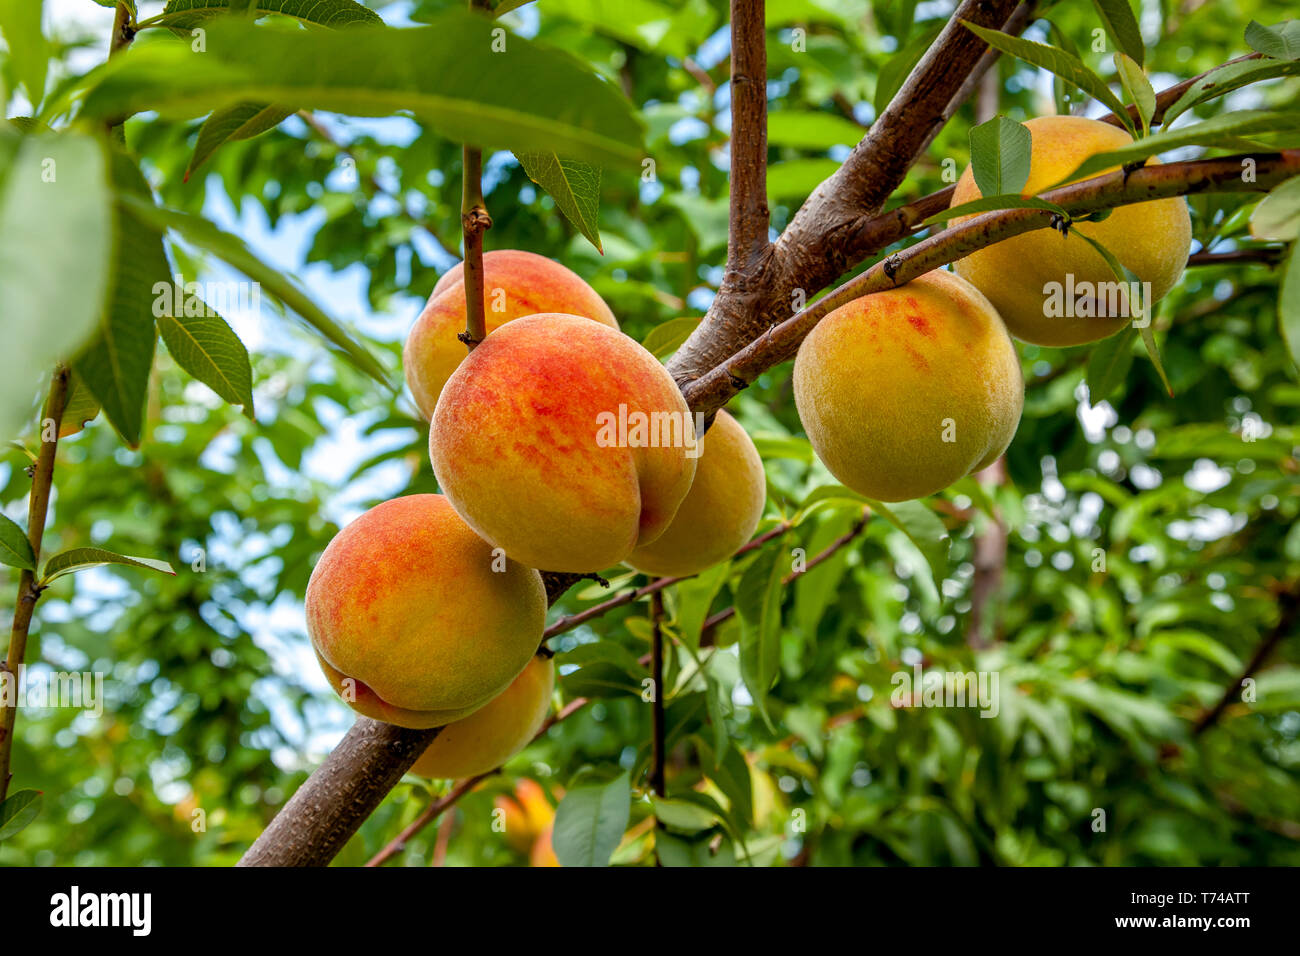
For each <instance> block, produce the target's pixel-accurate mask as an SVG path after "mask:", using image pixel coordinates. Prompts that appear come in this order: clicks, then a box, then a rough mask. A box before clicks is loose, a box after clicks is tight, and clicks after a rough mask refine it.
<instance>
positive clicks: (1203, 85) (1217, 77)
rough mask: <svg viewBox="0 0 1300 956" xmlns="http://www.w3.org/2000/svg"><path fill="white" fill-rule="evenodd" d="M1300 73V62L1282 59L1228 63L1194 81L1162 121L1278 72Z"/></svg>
mask: <svg viewBox="0 0 1300 956" xmlns="http://www.w3.org/2000/svg"><path fill="white" fill-rule="evenodd" d="M1297 75H1300V62H1279V61H1278V60H1246V61H1244V62H1242V63H1227V64H1224V65H1223V66H1221V67H1219V68H1218V69H1216V70H1212V71H1210V72H1209V73H1208V74H1206V75H1205V76H1203V77H1201V79H1199V80H1197V81H1196V82H1195V83H1194V84H1192V85H1191V86H1190V87H1188V89H1187V90H1186V92H1184V93H1183V95H1182V96H1180V97H1179V98H1178V99H1177V100H1176V101H1175V102H1174V104H1173V105H1172V106H1170V107H1169V109H1167V110H1165V115H1164V119H1163V120H1162V122H1163V124H1164V125H1165V126H1166V127H1168V126H1169V125H1170V124H1171V123H1172V122H1173V121H1174V120H1176V119H1177V118H1178V117H1179V116H1181V115H1183V113H1185V112H1187V111H1188V110H1189V109H1191V108H1192V107H1194V106H1197V105H1199V104H1201V103H1204V102H1206V101H1207V100H1212V99H1216V98H1217V97H1220V96H1223V95H1225V94H1227V93H1231V92H1232V91H1233V90H1237V89H1240V88H1241V87H1243V86H1248V85H1250V84H1251V83H1257V82H1259V81H1260V80H1271V79H1274V78H1276V77H1279V76H1297Z"/></svg>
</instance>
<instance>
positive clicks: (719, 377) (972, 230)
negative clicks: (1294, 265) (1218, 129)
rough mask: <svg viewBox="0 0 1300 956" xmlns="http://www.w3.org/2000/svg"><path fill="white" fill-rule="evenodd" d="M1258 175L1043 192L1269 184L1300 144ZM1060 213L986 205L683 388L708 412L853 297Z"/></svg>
mask: <svg viewBox="0 0 1300 956" xmlns="http://www.w3.org/2000/svg"><path fill="white" fill-rule="evenodd" d="M1251 158H1253V159H1254V160H1255V161H1256V163H1257V164H1258V165H1257V175H1256V179H1255V180H1254V181H1252V182H1249V183H1248V182H1243V181H1242V178H1241V170H1242V166H1241V163H1242V159H1243V157H1241V156H1230V157H1226V158H1223V159H1208V160H1197V161H1194V162H1187V163H1168V164H1165V165H1161V166H1148V167H1144V168H1142V169H1138V170H1135V171H1133V172H1131V173H1125V172H1124V171H1123V170H1117V171H1115V172H1113V173H1109V174H1106V175H1104V176H1098V177H1096V178H1095V179H1088V180H1085V181H1083V182H1080V183H1074V184H1072V185H1069V186H1063V187H1061V188H1059V189H1055V190H1052V191H1050V192H1048V193H1045V194H1044V195H1043V198H1044V199H1047V200H1048V201H1050V202H1054V203H1056V204H1057V205H1060V206H1062V207H1064V208H1065V209H1066V211H1067V212H1069V213H1071V214H1074V213H1083V212H1091V211H1096V210H1101V209H1113V208H1115V207H1117V206H1125V205H1130V204H1133V203H1140V202H1148V201H1150V200H1153V199H1167V198H1169V197H1171V196H1182V195H1186V194H1188V193H1196V192H1205V191H1219V192H1241V191H1267V190H1268V189H1270V188H1271V187H1272V186H1274V185H1276V184H1277V183H1279V182H1281V181H1282V180H1284V179H1287V178H1290V177H1291V176H1295V175H1297V174H1298V173H1300V150H1285V151H1283V152H1281V153H1264V154H1256V155H1253V156H1252V157H1251ZM1055 218H1056V216H1055V214H1054V213H1051V212H1048V211H1046V210H1041V209H1010V210H1003V211H998V212H990V213H984V214H983V215H980V216H975V217H974V218H972V219H969V220H967V221H966V222H963V223H961V224H960V225H954V226H950V227H949V228H948V229H946V230H944V231H943V232H941V233H938V234H937V235H933V236H930V237H928V238H926V239H923V240H922V241H921V242H918V243H917V244H916V245H914V246H911V247H909V248H908V249H905V250H904V251H902V252H900V253H897V254H896V255H894V256H891V257H890V258H889V259H887V260H885V261H883V262H878V263H876V264H875V265H874V266H872V267H871V268H870V269H868V270H867V271H866V272H864V273H863V274H862V275H860V276H858V277H857V278H855V279H853V280H851V281H849V282H846V283H845V284H844V285H842V286H840V287H839V288H837V289H835V290H834V291H832V292H829V293H827V294H826V295H825V296H823V297H822V298H821V299H820V300H818V301H817V302H816V303H815V304H814V305H812V306H809V307H808V308H806V309H804V310H803V311H802V312H799V313H798V314H796V315H794V316H792V317H791V318H789V319H787V320H786V321H784V322H782V323H781V324H780V325H778V326H776V327H775V328H772V329H769V330H768V331H767V332H765V333H764V334H763V335H761V336H760V337H758V338H757V339H756V340H754V341H753V342H751V343H750V344H749V345H747V346H746V347H745V348H743V349H741V350H740V351H739V352H737V353H736V354H734V355H732V356H731V357H730V358H728V359H726V360H725V361H722V362H720V363H719V364H718V365H717V366H715V367H714V368H713V369H712V370H710V371H709V372H707V373H706V374H704V375H703V376H701V377H700V378H698V379H696V380H695V381H692V382H691V383H690V384H689V385H688V386H687V387H686V388H685V389H684V393H685V395H686V400H687V402H688V403H689V404H690V406H691V409H692V410H693V411H697V412H704V413H706V414H708V413H709V412H712V411H714V410H715V409H718V408H721V407H722V405H723V404H725V403H726V402H727V401H728V400H729V399H730V398H731V397H732V396H733V395H735V394H736V393H737V392H738V391H740V389H742V388H744V387H745V386H746V385H747V384H748V383H749V382H752V381H753V380H754V379H755V378H756V377H757V376H758V375H760V374H761V373H762V372H765V371H767V370H768V369H769V368H771V367H772V366H774V365H777V364H779V363H781V362H784V361H787V360H788V359H791V358H793V357H794V354H795V352H796V351H797V350H798V348H799V343H801V342H802V341H803V339H804V337H805V336H806V335H807V334H808V333H809V332H810V331H812V329H813V327H814V326H815V325H816V324H817V323H818V322H820V321H821V320H822V318H823V317H824V316H826V315H827V314H828V313H829V312H831V311H833V310H834V309H836V308H838V307H839V306H841V305H843V304H845V303H846V302H850V301H852V300H853V299H856V298H859V297H861V296H864V295H868V294H870V293H872V292H880V291H883V290H885V289H891V288H894V287H895V286H899V285H902V284H903V283H904V282H908V281H911V280H912V279H915V278H916V277H917V276H919V275H922V274H924V273H926V272H929V271H930V270H931V269H937V268H939V267H940V266H943V265H947V264H948V263H950V262H955V261H956V260H958V259H962V258H965V257H966V256H968V255H970V254H971V253H972V252H975V251H976V250H978V249H982V248H984V247H985V246H989V245H992V244H993V243H995V242H1001V241H1002V240H1003V239H1010V238H1011V237H1012V236H1018V235H1020V234H1021V233H1025V232H1031V231H1032V230H1035V229H1045V228H1048V227H1049V226H1051V225H1053V221H1054V219H1055Z"/></svg>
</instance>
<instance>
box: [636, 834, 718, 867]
mask: <svg viewBox="0 0 1300 956" xmlns="http://www.w3.org/2000/svg"><path fill="white" fill-rule="evenodd" d="M655 855H656V857H658V859H659V863H660V865H661V866H664V867H683V866H685V867H697V866H724V867H732V866H735V865H736V853H735V850H733V849H732V846H731V843H730V842H728V841H725V840H724V841H723V842H722V845H721V846H719V847H718V851H717V853H714V852H713V839H712V837H711V836H709V835H708V834H706V835H705V836H703V837H702V838H700V839H697V840H691V839H686V838H684V837H680V836H674V835H673V834H671V833H669V832H667V831H665V830H656V831H655Z"/></svg>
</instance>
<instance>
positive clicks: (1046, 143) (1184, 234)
mask: <svg viewBox="0 0 1300 956" xmlns="http://www.w3.org/2000/svg"><path fill="white" fill-rule="evenodd" d="M1025 125H1026V126H1027V127H1029V132H1030V134H1031V135H1032V136H1033V148H1032V152H1031V155H1030V165H1029V181H1028V182H1026V183H1025V187H1024V190H1023V194H1024V195H1026V196H1033V195H1035V194H1036V193H1039V192H1041V191H1043V190H1044V189H1046V188H1048V187H1050V186H1053V185H1055V184H1056V183H1057V181H1058V180H1060V179H1061V178H1062V177H1063V176H1068V175H1069V174H1070V173H1071V172H1072V171H1073V170H1074V169H1076V168H1077V167H1078V165H1079V164H1080V163H1081V162H1083V161H1084V160H1085V159H1087V158H1088V157H1089V156H1092V155H1094V154H1096V153H1102V152H1108V151H1110V150H1114V149H1119V148H1121V147H1123V146H1127V145H1129V144H1131V143H1132V142H1133V139H1132V137H1131V136H1129V134H1128V133H1127V132H1126V131H1124V130H1123V129H1120V128H1118V127H1115V126H1110V125H1108V124H1106V123H1102V122H1098V121H1097V120H1091V119H1085V118H1083V117H1081V116H1042V117H1039V118H1038V119H1032V120H1030V121H1029V122H1027V123H1026V124H1025ZM1151 162H1155V160H1151ZM979 198H980V190H979V187H978V186H976V185H975V176H974V173H973V172H972V171H971V170H970V169H969V168H968V169H967V170H966V171H965V172H964V173H963V174H962V176H961V179H959V180H958V182H957V189H956V191H955V192H954V193H953V197H952V204H953V205H954V206H956V205H960V204H961V203H964V202H970V201H971V200H973V199H979ZM957 221H960V220H957ZM1069 232H1070V235H1065V236H1063V235H1061V233H1060V232H1058V231H1057V230H1055V229H1038V230H1035V231H1034V232H1028V233H1025V234H1023V235H1019V236H1013V237H1012V238H1010V239H1006V240H1004V241H1002V242H999V243H996V244H995V245H992V246H988V247H986V248H984V249H981V250H979V251H978V252H975V253H974V254H972V255H969V256H967V257H966V258H965V259H960V260H958V261H957V262H956V263H954V264H953V268H954V269H955V270H956V272H957V274H958V275H960V276H962V277H963V278H965V279H968V280H970V282H971V283H973V284H974V285H975V287H976V288H978V289H979V290H980V291H981V292H983V293H984V294H985V295H986V296H988V298H989V301H990V302H992V303H993V306H994V308H996V309H997V310H998V313H999V314H1000V315H1001V316H1002V320H1003V321H1004V322H1005V323H1006V326H1007V329H1008V331H1010V332H1011V334H1012V335H1014V336H1015V337H1016V338H1018V339H1021V340H1023V341H1025V342H1032V343H1034V344H1035V345H1048V346H1065V345H1080V344H1082V343H1085V342H1095V341H1096V340H1098V339H1102V338H1105V337H1106V336H1108V335H1111V334H1113V333H1115V332H1118V331H1119V330H1120V329H1121V328H1123V327H1124V325H1125V324H1127V323H1128V322H1129V321H1131V319H1132V316H1131V315H1129V314H1127V313H1128V311H1129V309H1128V307H1127V302H1128V299H1127V296H1121V297H1119V298H1117V299H1115V300H1113V301H1112V300H1110V299H1109V298H1108V297H1107V296H1104V295H1100V294H1098V295H1092V294H1088V295H1085V296H1084V298H1085V299H1088V300H1090V301H1082V302H1080V301H1076V302H1074V303H1066V304H1065V306H1066V311H1065V313H1064V314H1061V310H1060V309H1059V308H1058V306H1059V305H1060V304H1062V302H1061V296H1062V293H1064V294H1065V295H1069V294H1070V293H1069V292H1068V291H1065V290H1068V289H1078V288H1082V290H1083V291H1084V292H1099V291H1100V290H1097V288H1096V284H1097V283H1107V284H1109V283H1114V282H1116V281H1119V280H1116V278H1115V275H1114V273H1113V272H1112V271H1111V269H1110V267H1109V266H1108V265H1107V264H1106V260H1105V259H1104V258H1102V256H1101V254H1100V253H1098V252H1097V250H1096V249H1094V248H1093V247H1092V246H1091V245H1090V244H1089V243H1088V242H1087V241H1086V240H1084V239H1082V238H1080V235H1084V236H1089V237H1091V238H1092V239H1095V240H1096V241H1097V242H1099V243H1101V244H1102V245H1103V246H1104V247H1105V248H1106V249H1108V250H1109V251H1110V252H1111V253H1112V254H1113V255H1114V256H1115V258H1117V259H1118V260H1119V261H1120V262H1121V263H1123V264H1124V265H1125V266H1126V267H1127V268H1128V269H1130V270H1131V271H1132V272H1133V273H1134V275H1136V276H1137V277H1138V278H1139V279H1140V280H1141V281H1143V282H1149V283H1151V290H1150V291H1151V296H1150V303H1148V306H1150V305H1153V304H1154V303H1155V302H1156V300H1158V299H1160V298H1161V297H1163V296H1164V294H1165V293H1166V292H1168V291H1169V290H1170V289H1171V288H1173V286H1174V284H1175V283H1176V282H1177V281H1178V279H1179V277H1180V276H1181V275H1182V274H1183V267H1184V266H1185V265H1186V263H1187V252H1188V249H1189V247H1190V246H1191V241H1192V223H1191V216H1190V215H1189V213H1188V210H1187V203H1186V202H1185V201H1184V200H1183V199H1182V198H1181V197H1176V198H1172V199H1157V200H1154V201H1152V202H1144V203H1138V204H1136V205H1132V206H1121V207H1119V208H1118V209H1115V210H1113V211H1112V212H1111V214H1110V215H1109V216H1108V217H1106V218H1105V219H1103V220H1101V221H1100V222H1076V223H1074V224H1073V225H1071V226H1070V229H1069ZM1067 275H1068V276H1070V277H1071V279H1070V285H1068V286H1067V279H1066V277H1067ZM1053 283H1056V284H1058V285H1056V286H1055V287H1053V285H1052V284H1053ZM1084 283H1088V285H1083V284H1084ZM1112 288H1113V287H1112ZM1054 292H1055V294H1053V293H1054ZM1119 313H1123V314H1119Z"/></svg>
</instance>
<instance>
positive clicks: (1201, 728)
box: [1192, 584, 1300, 737]
mask: <svg viewBox="0 0 1300 956" xmlns="http://www.w3.org/2000/svg"><path fill="white" fill-rule="evenodd" d="M1278 610H1279V617H1278V620H1277V624H1276V625H1274V627H1273V629H1272V630H1271V631H1269V632H1268V636H1267V637H1265V638H1264V640H1262V641H1261V642H1260V644H1259V646H1258V647H1256V648H1255V653H1254V654H1252V655H1251V658H1250V660H1249V661H1248V662H1247V664H1246V666H1245V667H1244V668H1242V671H1241V673H1240V674H1239V675H1237V679H1236V680H1235V681H1233V682H1232V683H1231V684H1229V685H1228V686H1227V687H1225V688H1224V690H1223V696H1222V697H1220V698H1219V702H1218V703H1217V704H1215V705H1214V706H1213V707H1211V708H1210V709H1209V710H1207V711H1205V712H1204V713H1203V714H1201V716H1200V718H1199V719H1198V720H1197V721H1196V725H1195V726H1194V727H1193V728H1192V735H1193V736H1194V737H1199V736H1200V735H1201V734H1203V733H1205V732H1206V731H1207V730H1209V729H1210V728H1211V727H1213V726H1214V724H1215V723H1216V722H1217V721H1218V719H1219V718H1220V717H1221V716H1223V712H1224V711H1226V710H1227V709H1228V708H1229V707H1230V706H1231V705H1232V702H1233V700H1240V699H1241V685H1242V684H1243V683H1244V682H1245V681H1246V679H1247V678H1249V677H1251V676H1252V675H1253V674H1254V673H1255V672H1256V671H1257V670H1259V669H1260V667H1262V666H1263V664H1264V661H1266V660H1268V657H1269V655H1270V654H1272V653H1273V651H1274V650H1275V649H1276V648H1277V646H1278V644H1280V643H1282V639H1283V638H1284V637H1289V636H1290V635H1292V634H1294V633H1295V630H1296V625H1297V624H1298V623H1300V584H1297V585H1293V586H1292V587H1291V588H1289V589H1288V590H1285V591H1283V592H1282V593H1281V594H1280V595H1279V596H1278Z"/></svg>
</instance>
